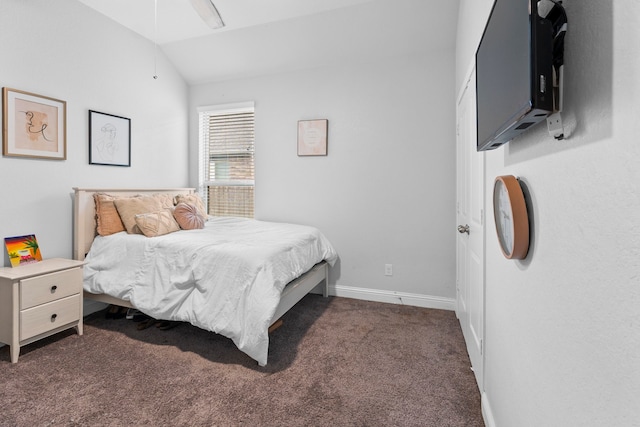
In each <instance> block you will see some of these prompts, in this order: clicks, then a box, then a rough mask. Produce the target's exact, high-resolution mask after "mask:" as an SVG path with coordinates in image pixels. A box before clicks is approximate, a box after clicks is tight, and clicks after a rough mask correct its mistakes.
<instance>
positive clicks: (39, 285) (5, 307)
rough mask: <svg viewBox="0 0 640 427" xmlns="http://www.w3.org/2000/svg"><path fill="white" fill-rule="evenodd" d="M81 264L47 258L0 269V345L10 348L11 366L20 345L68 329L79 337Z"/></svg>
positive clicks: (15, 360) (80, 324)
mask: <svg viewBox="0 0 640 427" xmlns="http://www.w3.org/2000/svg"><path fill="white" fill-rule="evenodd" d="M83 264H84V261H75V260H70V259H63V258H51V259H45V260H42V261H40V262H37V263H33V264H26V265H22V266H19V267H13V268H12V267H3V268H0V342H3V343H5V344H9V345H10V346H11V362H12V363H16V362H17V361H18V356H19V354H20V347H21V346H24V345H27V344H29V343H32V342H34V341H37V340H39V339H41V338H44V337H47V336H49V335H53V334H56V333H58V332H60V331H63V330H65V329H68V328H76V330H77V331H78V335H82V266H83Z"/></svg>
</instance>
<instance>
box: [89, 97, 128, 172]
mask: <svg viewBox="0 0 640 427" xmlns="http://www.w3.org/2000/svg"><path fill="white" fill-rule="evenodd" d="M89 164H91V165H109V166H131V119H128V118H126V117H120V116H114V115H113V114H107V113H100V112H98V111H93V110H89Z"/></svg>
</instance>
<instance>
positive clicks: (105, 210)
mask: <svg viewBox="0 0 640 427" xmlns="http://www.w3.org/2000/svg"><path fill="white" fill-rule="evenodd" d="M115 199H116V197H114V196H111V195H109V194H106V193H95V194H94V195H93V200H94V202H95V204H96V232H97V233H98V234H99V235H100V236H109V235H110V234H114V233H119V232H121V231H124V224H122V220H121V219H120V215H119V214H118V210H117V209H116V206H115V204H114V203H113V201H114V200H115Z"/></svg>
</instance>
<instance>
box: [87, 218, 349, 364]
mask: <svg viewBox="0 0 640 427" xmlns="http://www.w3.org/2000/svg"><path fill="white" fill-rule="evenodd" d="M336 258H337V255H336V252H335V250H334V249H333V247H332V246H331V244H330V243H329V241H328V240H327V239H326V238H325V237H324V236H323V235H322V233H320V231H318V230H317V229H316V228H313V227H308V226H302V225H294V224H283V223H272V222H263V221H257V220H251V219H244V218H212V217H210V219H209V220H208V221H207V222H206V223H205V228H204V229H202V230H188V231H187V230H183V231H178V232H175V233H170V234H167V235H164V236H159V237H153V238H148V237H145V236H143V235H133V234H126V233H125V232H121V233H117V234H114V235H111V236H107V237H100V236H98V237H96V238H95V240H94V242H93V245H92V246H91V250H90V251H89V254H88V255H87V258H86V261H87V265H86V266H85V268H84V289H85V290H86V291H88V292H91V293H98V294H108V295H111V296H114V297H116V298H120V299H123V300H127V301H131V303H132V304H133V305H134V306H135V307H137V308H138V309H140V310H141V311H142V312H144V313H146V314H148V315H150V316H152V317H154V318H156V319H165V320H178V321H185V322H190V323H191V324H193V325H195V326H198V327H200V328H203V329H207V330H209V331H213V332H216V333H219V334H222V335H224V336H226V337H228V338H230V339H232V340H233V342H234V343H235V344H236V346H237V347H238V348H239V349H240V350H242V351H243V352H245V353H246V354H248V355H249V356H250V357H252V358H253V359H255V360H256V361H257V362H258V363H259V364H260V365H262V366H264V365H265V364H266V363H267V353H268V347H269V335H268V328H269V324H270V322H271V320H272V319H271V318H272V317H273V315H274V313H275V310H276V307H277V306H278V303H279V301H280V293H281V292H282V289H283V288H284V287H285V285H286V284H287V283H289V282H290V281H291V280H293V279H295V278H296V277H298V276H300V275H301V274H302V273H304V272H306V271H307V270H309V269H310V268H311V267H313V266H314V265H315V264H317V263H318V262H320V261H322V260H326V261H328V262H329V264H330V265H333V263H334V262H335V260H336Z"/></svg>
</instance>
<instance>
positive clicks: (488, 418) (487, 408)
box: [481, 392, 496, 427]
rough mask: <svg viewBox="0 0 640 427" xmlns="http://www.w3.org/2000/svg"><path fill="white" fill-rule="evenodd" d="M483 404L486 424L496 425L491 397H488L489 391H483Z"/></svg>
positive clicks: (489, 426) (492, 426) (487, 425)
mask: <svg viewBox="0 0 640 427" xmlns="http://www.w3.org/2000/svg"><path fill="white" fill-rule="evenodd" d="M481 405H482V418H483V419H484V425H485V426H486V427H496V421H495V420H494V419H493V412H491V405H489V397H487V393H485V392H482V398H481Z"/></svg>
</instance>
